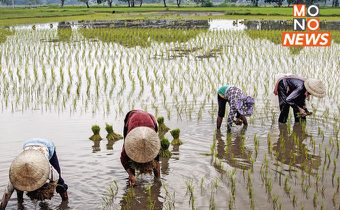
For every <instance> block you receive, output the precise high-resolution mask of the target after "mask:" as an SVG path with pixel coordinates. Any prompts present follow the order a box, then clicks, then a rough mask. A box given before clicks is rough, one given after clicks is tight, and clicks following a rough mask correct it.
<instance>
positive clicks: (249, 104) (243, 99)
mask: <svg viewBox="0 0 340 210" xmlns="http://www.w3.org/2000/svg"><path fill="white" fill-rule="evenodd" d="M217 100H218V116H217V129H220V128H221V124H222V120H223V117H224V115H225V108H226V104H227V102H228V103H229V106H230V112H229V115H228V122H227V129H228V131H230V130H231V126H232V124H233V122H235V124H237V125H242V123H243V124H244V125H245V126H247V125H248V123H247V119H246V116H250V115H252V114H253V105H254V99H253V98H252V97H250V96H246V95H245V94H244V93H243V92H242V91H241V90H240V89H239V88H237V87H233V86H229V85H225V86H222V87H220V88H219V89H218V91H217ZM235 116H236V119H235V120H234V117H235Z"/></svg>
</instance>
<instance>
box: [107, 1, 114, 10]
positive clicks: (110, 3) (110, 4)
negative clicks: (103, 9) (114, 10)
mask: <svg viewBox="0 0 340 210" xmlns="http://www.w3.org/2000/svg"><path fill="white" fill-rule="evenodd" d="M112 3H113V0H107V4H108V5H109V7H110V8H111V7H112Z"/></svg>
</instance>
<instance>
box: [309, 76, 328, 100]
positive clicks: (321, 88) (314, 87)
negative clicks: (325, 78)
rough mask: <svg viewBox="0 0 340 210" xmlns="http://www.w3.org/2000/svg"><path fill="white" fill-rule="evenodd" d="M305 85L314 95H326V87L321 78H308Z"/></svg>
mask: <svg viewBox="0 0 340 210" xmlns="http://www.w3.org/2000/svg"><path fill="white" fill-rule="evenodd" d="M304 85H305V88H306V90H307V91H308V93H310V94H311V95H312V96H315V97H318V98H322V97H324V96H325V95H326V87H325V85H324V84H323V83H322V81H321V80H319V79H311V78H310V79H306V80H305V83H304Z"/></svg>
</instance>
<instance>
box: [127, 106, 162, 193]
mask: <svg viewBox="0 0 340 210" xmlns="http://www.w3.org/2000/svg"><path fill="white" fill-rule="evenodd" d="M157 132H158V126H157V123H156V120H155V117H154V116H153V115H151V114H149V113H147V112H145V111H142V110H132V111H130V112H128V113H127V114H126V116H125V120H124V145H123V148H122V153H121V156H120V160H121V163H122V165H123V167H124V169H125V170H126V172H127V173H128V175H129V183H130V185H131V186H134V185H135V184H136V172H135V171H136V170H139V172H140V173H142V174H143V173H152V172H153V173H154V176H155V177H156V178H159V177H160V164H159V150H160V147H161V144H160V140H159V137H158V134H157Z"/></svg>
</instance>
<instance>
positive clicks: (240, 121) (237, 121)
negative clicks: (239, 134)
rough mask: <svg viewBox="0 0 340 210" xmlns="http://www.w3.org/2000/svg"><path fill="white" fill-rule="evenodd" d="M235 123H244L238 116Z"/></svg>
mask: <svg viewBox="0 0 340 210" xmlns="http://www.w3.org/2000/svg"><path fill="white" fill-rule="evenodd" d="M234 123H235V124H236V125H242V123H243V121H242V120H241V119H240V118H236V119H235V120H234Z"/></svg>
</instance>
